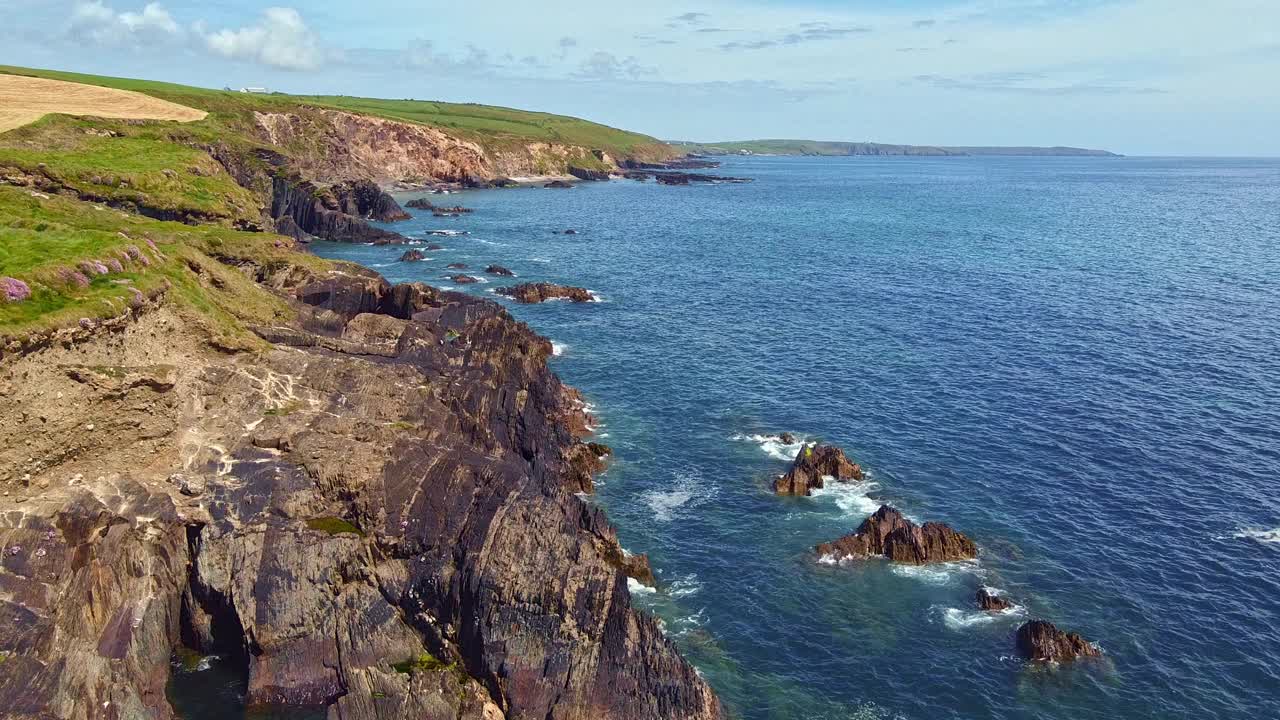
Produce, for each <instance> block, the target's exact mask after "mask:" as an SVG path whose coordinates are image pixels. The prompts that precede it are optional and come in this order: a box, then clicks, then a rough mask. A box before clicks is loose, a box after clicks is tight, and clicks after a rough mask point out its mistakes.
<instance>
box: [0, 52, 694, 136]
mask: <svg viewBox="0 0 1280 720" xmlns="http://www.w3.org/2000/svg"><path fill="white" fill-rule="evenodd" d="M0 73H8V74H13V75H26V76H30V77H42V78H49V79H53V80H66V81H70V82H79V83H85V84H87V85H98V86H101V87H110V88H116V89H119V90H132V91H135V92H140V93H143V94H145V95H150V96H152V97H156V98H160V99H162V100H168V101H170V102H175V103H178V104H180V105H187V106H189V107H193V108H198V109H201V110H207V111H209V113H210V114H211V116H212V117H213V119H214V122H215V123H222V124H227V123H234V124H240V123H243V122H244V121H245V119H246V118H247V117H248V115H249V114H250V112H251V111H254V110H257V111H260V112H291V111H293V110H294V109H296V108H298V107H299V106H307V107H318V108H332V109H338V110H347V111H349V112H355V113H361V114H365V115H373V116H377V117H383V118H387V119H391V120H400V121H404V122H413V123H421V124H423V125H430V126H432V127H437V128H440V129H441V130H444V131H445V132H448V133H450V134H452V135H456V136H458V137H460V138H463V139H467V140H474V141H476V142H478V143H480V144H481V145H482V146H492V147H494V148H498V149H500V148H502V147H506V146H509V145H511V144H513V143H522V144H523V143H528V142H548V143H564V144H568V145H580V146H582V147H584V148H587V149H591V150H596V149H598V150H603V151H605V152H607V153H609V154H610V155H613V156H615V157H619V158H625V157H636V158H638V159H663V158H667V157H670V156H671V155H672V154H673V151H672V150H671V148H670V147H669V146H667V145H666V144H665V143H663V142H661V141H660V140H657V139H656V138H652V137H649V136H648V135H641V134H639V133H633V132H628V131H626V130H619V129H617V128H612V127H609V126H607V125H601V124H599V123H593V122H590V121H588V120H582V119H580V118H574V117H567V116H564V115H552V114H550V113H539V112H530V111H525V110H514V109H511V108H503V107H494V106H489V105H473V104H470V103H467V104H459V103H443V102H428V101H421V100H378V99H372V98H357V97H347V96H335V95H286V94H279V93H277V94H271V95H250V94H246V93H240V92H228V91H225V90H209V89H206V88H197V87H190V86H186V85H175V84H173V83H164V82H154V81H150V80H131V79H127V78H113V77H103V76H98V75H84V74H80V73H70V72H61V71H57V70H36V69H32V68H22V67H13V66H7V65H0ZM197 124H199V123H197Z"/></svg>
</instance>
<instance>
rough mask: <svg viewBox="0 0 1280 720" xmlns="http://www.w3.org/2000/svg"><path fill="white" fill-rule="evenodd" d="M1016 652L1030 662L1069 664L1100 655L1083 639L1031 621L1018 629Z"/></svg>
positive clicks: (1052, 625)
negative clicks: (1078, 659) (1076, 660)
mask: <svg viewBox="0 0 1280 720" xmlns="http://www.w3.org/2000/svg"><path fill="white" fill-rule="evenodd" d="M1018 652H1020V653H1022V656H1023V657H1025V658H1027V659H1028V660H1031V661H1032V662H1070V661H1072V660H1075V659H1077V658H1082V657H1098V656H1100V655H1102V651H1101V650H1099V649H1098V648H1096V647H1094V646H1093V645H1092V644H1090V643H1089V641H1087V640H1085V639H1084V638H1083V637H1081V636H1079V635H1077V634H1076V633H1073V632H1066V631H1063V630H1059V629H1058V628H1057V627H1056V626H1054V624H1053V623H1051V622H1048V621H1046V620H1031V621H1029V622H1027V623H1025V624H1023V626H1022V627H1020V628H1018Z"/></svg>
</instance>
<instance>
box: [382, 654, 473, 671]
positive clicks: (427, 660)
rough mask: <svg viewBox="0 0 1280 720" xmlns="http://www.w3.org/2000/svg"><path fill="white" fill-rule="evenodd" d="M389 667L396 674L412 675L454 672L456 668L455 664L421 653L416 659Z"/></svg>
mask: <svg viewBox="0 0 1280 720" xmlns="http://www.w3.org/2000/svg"><path fill="white" fill-rule="evenodd" d="M391 667H392V668H393V669H395V671H396V672H398V673H404V674H406V675H412V674H414V673H418V672H432V671H438V670H450V671H453V670H456V669H457V667H458V666H457V664H456V663H447V662H445V661H443V660H440V659H437V658H435V657H433V656H431V655H430V654H428V653H422V654H421V655H418V656H417V657H412V658H409V659H408V660H404V661H402V662H398V663H392V664H391Z"/></svg>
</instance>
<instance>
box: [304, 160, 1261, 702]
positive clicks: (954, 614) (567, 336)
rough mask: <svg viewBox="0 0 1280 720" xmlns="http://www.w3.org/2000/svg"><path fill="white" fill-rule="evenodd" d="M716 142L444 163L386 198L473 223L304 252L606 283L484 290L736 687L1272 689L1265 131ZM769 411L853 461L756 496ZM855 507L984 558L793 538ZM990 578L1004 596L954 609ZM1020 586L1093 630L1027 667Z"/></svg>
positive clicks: (1119, 693)
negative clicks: (958, 148) (1253, 150)
mask: <svg viewBox="0 0 1280 720" xmlns="http://www.w3.org/2000/svg"><path fill="white" fill-rule="evenodd" d="M718 172H722V174H731V175H745V176H749V177H753V178H755V179H756V181H755V182H754V183H751V184H747V185H714V186H691V187H680V188H672V187H659V186H656V185H654V184H651V183H650V184H641V183H635V182H621V181H619V182H609V183H597V184H587V185H584V186H581V187H578V188H575V189H573V190H543V189H520V190H502V191H474V192H467V193H463V194H461V195H459V196H456V197H451V198H449V200H450V202H452V201H453V200H457V201H459V202H462V203H463V204H465V205H468V206H470V207H474V208H475V209H476V212H475V213H474V214H473V215H469V216H465V217H461V218H431V217H429V216H427V217H421V218H417V219H414V220H412V221H408V222H405V223H399V224H397V225H395V226H394V229H396V230H398V231H400V232H404V233H407V234H409V235H414V236H420V237H424V238H426V237H427V236H426V235H425V234H424V233H425V232H427V231H429V230H432V229H455V230H467V231H470V233H471V234H470V235H465V236H455V237H430V238H427V239H429V240H431V241H437V242H440V243H441V244H443V245H445V246H446V249H445V250H442V251H434V252H431V253H429V255H430V257H431V258H432V259H431V260H430V261H427V262H424V263H396V262H395V259H396V257H397V256H398V254H399V253H400V252H401V251H402V250H403V248H393V247H366V246H350V245H333V244H323V243H321V244H317V251H318V252H319V253H320V254H323V255H326V256H330V257H339V258H345V259H349V260H355V261H357V262H361V263H363V264H366V265H369V266H374V267H377V268H378V269H379V270H380V271H381V272H383V273H384V274H386V275H387V276H388V277H389V278H390V279H392V280H397V281H404V280H422V281H426V282H429V283H432V284H437V285H441V286H449V285H450V283H449V282H448V281H446V280H444V279H442V276H443V275H444V274H445V273H446V270H445V268H444V266H445V265H446V264H447V263H450V262H467V263H469V264H470V265H471V266H472V267H473V268H476V269H474V270H472V271H471V272H474V273H476V274H479V273H480V270H479V269H482V268H483V267H484V266H485V265H486V264H487V263H490V262H497V263H500V264H502V265H505V266H507V267H509V268H511V269H513V270H514V271H515V272H516V273H517V274H518V275H519V276H520V277H519V278H518V280H519V281H524V280H551V281H559V282H566V283H569V284H574V285H580V286H584V287H587V288H590V289H592V290H594V291H596V292H598V293H599V294H600V296H601V297H602V298H603V300H604V302H601V303H594V304H591V305H586V306H580V305H572V304H569V303H549V304H545V305H540V306H517V305H514V304H512V305H510V307H511V311H512V312H513V313H514V314H515V315H516V316H517V317H519V318H521V319H523V320H525V321H527V322H529V323H530V324H531V325H532V326H533V327H534V328H536V329H537V330H539V331H540V332H542V333H543V334H545V335H547V336H548V337H550V338H552V339H553V340H554V341H556V343H557V347H559V348H561V349H562V351H561V353H560V355H559V356H558V357H556V358H555V359H554V360H553V363H554V365H555V368H556V370H557V371H558V372H559V373H560V374H561V375H562V377H564V378H565V380H566V381H567V382H569V383H570V384H572V385H574V386H577V387H579V388H580V389H582V390H583V392H584V393H585V394H586V396H587V397H588V398H589V399H590V400H591V402H592V403H594V404H595V405H596V406H597V407H598V410H599V414H600V416H601V420H602V423H603V425H602V427H601V428H600V430H599V432H600V433H601V434H602V435H606V436H607V437H605V438H604V441H605V442H608V443H610V444H611V445H613V446H614V448H615V450H616V451H617V456H616V457H617V459H616V461H615V462H614V463H613V465H612V467H611V468H610V469H609V470H608V471H607V472H606V474H605V475H604V476H603V477H602V478H601V481H600V487H599V491H598V493H597V496H596V501H597V502H599V503H601V504H602V505H603V506H604V507H605V508H606V509H607V510H608V512H609V515H610V517H611V518H612V519H613V521H614V522H615V523H616V524H617V525H618V527H619V531H620V535H621V537H622V539H623V542H624V545H626V547H627V548H628V549H629V550H631V551H633V552H647V553H649V554H650V556H651V558H652V560H653V563H654V566H655V568H657V571H658V576H659V579H660V581H661V583H662V586H663V587H662V588H661V589H660V590H659V591H658V592H655V593H637V594H636V601H637V603H639V604H640V605H641V606H643V607H646V608H648V609H649V610H650V611H651V612H654V613H656V614H657V615H658V616H659V617H660V618H661V619H662V620H663V623H664V625H665V627H666V629H667V632H668V634H669V635H670V636H671V637H673V639H675V640H676V642H677V643H679V644H680V646H681V647H682V648H683V649H684V651H685V652H686V653H687V655H688V656H689V657H690V658H691V660H692V661H693V662H694V663H695V664H696V665H697V666H698V668H699V669H700V670H701V672H703V673H704V674H705V676H706V677H707V678H708V679H709V681H710V682H711V683H712V684H713V685H714V686H715V687H716V689H717V690H718V691H719V693H720V694H721V696H722V697H723V698H724V700H725V702H726V704H727V706H728V707H729V708H730V709H731V710H732V712H733V713H735V714H736V715H737V716H739V717H742V718H748V719H756V718H760V719H763V718H770V719H777V718H796V719H800V718H847V717H899V716H900V717H908V718H919V719H924V718H987V717H1000V718H1036V719H1044V720H1050V719H1052V720H1066V719H1067V718H1086V717H1106V718H1151V717H1159V718H1204V717H1212V718H1241V719H1243V718H1262V717H1280V623H1278V622H1277V618H1280V492H1278V491H1280V479H1278V478H1280V475H1278V474H1277V466H1278V461H1280V430H1278V428H1280V161H1269V160H1212V159H1195V160H1190V159H1154V158H1152V159H1143V158H1122V159H1093V158H1090V159H1067V158H1008V159H1005V158H883V159H874V158H743V159H731V160H730V161H729V162H727V163H726V166H725V167H724V168H723V169H722V171H718ZM406 197H408V196H406ZM568 228H573V229H576V230H578V231H579V234H578V235H564V234H562V233H561V232H558V231H563V230H564V229H568ZM492 280H493V282H490V283H489V284H487V285H481V286H478V287H476V286H472V287H468V288H464V289H463V290H464V291H465V292H474V293H477V294H481V295H485V296H489V297H493V296H492V294H491V293H490V292H489V291H490V290H491V289H492V288H494V287H498V286H500V285H501V284H502V283H503V282H504V280H503V279H499V278H493V279H492ZM784 430H785V431H791V432H794V433H797V434H801V435H804V436H806V437H810V438H822V439H825V440H829V441H832V442H836V443H838V444H840V445H841V446H843V447H844V448H845V449H846V450H847V451H848V452H849V453H850V454H851V455H852V456H854V457H855V458H856V459H857V460H858V461H859V462H860V463H862V465H863V466H864V467H865V468H867V469H868V470H869V471H870V474H871V481H870V482H868V483H865V484H863V485H859V486H857V487H849V488H840V489H837V490H835V491H830V492H825V493H822V494H820V495H818V496H816V497H813V498H777V497H774V496H773V495H772V494H770V492H769V490H768V483H769V481H770V479H771V478H772V476H774V475H775V474H777V473H780V472H781V471H782V470H783V469H784V468H785V465H786V463H785V460H784V459H783V458H785V457H786V455H787V452H788V450H787V449H786V448H783V447H781V446H780V444H779V443H777V442H769V440H768V438H769V436H771V435H773V434H775V433H778V432H780V431H784ZM790 451H791V452H794V449H791V450H790ZM879 502H891V503H893V504H894V505H896V506H898V507H899V508H901V509H902V510H903V511H904V512H906V513H907V514H908V515H910V516H911V517H914V518H917V519H922V520H927V519H938V520H944V521H946V522H949V523H950V524H952V525H953V526H954V527H956V528H958V529H960V530H962V531H964V532H966V533H968V534H969V535H971V536H972V537H974V538H975V539H976V540H977V542H978V543H979V545H980V546H981V548H982V556H981V558H980V560H979V562H977V563H968V564H961V565H956V566H948V567H945V568H942V569H925V570H904V569H901V568H889V567H886V566H885V565H884V564H882V563H875V562H871V563H861V564H858V563H855V564H844V565H825V564H821V563H818V562H815V558H814V557H813V556H812V554H811V551H810V549H811V547H812V546H813V544H814V543H816V542H820V541H824V540H830V539H833V538H835V537H837V536H839V535H841V534H844V533H846V532H849V531H851V530H852V529H854V528H855V527H856V526H857V525H858V523H859V522H861V520H862V519H863V517H865V515H866V514H867V512H869V510H870V509H874V507H875V506H876V505H877V504H878V503H879ZM984 584H985V585H988V586H992V587H996V588H999V589H1000V590H1001V591H1003V592H1004V593H1005V594H1007V595H1008V596H1009V597H1010V598H1011V599H1013V600H1014V601H1015V602H1016V603H1017V604H1018V605H1019V606H1020V610H1019V611H1018V612H1015V613H1011V614H1009V615H1007V616H1000V617H996V618H994V619H990V620H988V619H987V618H984V617H981V616H978V615H976V614H974V613H973V610H974V607H973V594H974V592H975V590H976V589H977V587H979V586H980V585H984ZM1030 616H1035V617H1044V618H1047V619H1050V620H1052V621H1053V622H1055V623H1057V624H1059V625H1060V626H1063V627H1066V628H1070V629H1073V630H1078V631H1079V632H1081V633H1082V634H1084V635H1085V636H1086V637H1088V638H1090V639H1092V640H1095V641H1097V642H1098V643H1099V645H1100V646H1101V647H1102V648H1103V649H1104V651H1105V653H1106V659H1105V661H1103V662H1099V663H1084V664H1080V665H1078V666H1076V667H1066V668H1059V669H1057V670H1053V671H1042V670H1040V671H1038V670H1036V669H1033V668H1028V667H1025V666H1024V665H1023V664H1022V663H1021V662H1020V661H1018V660H1016V659H1015V658H1014V657H1013V655H1014V653H1013V638H1012V634H1013V631H1014V630H1015V628H1016V627H1017V624H1018V623H1019V622H1021V621H1022V620H1023V619H1025V618H1026V617H1030Z"/></svg>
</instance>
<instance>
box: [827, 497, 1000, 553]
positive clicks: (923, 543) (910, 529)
mask: <svg viewBox="0 0 1280 720" xmlns="http://www.w3.org/2000/svg"><path fill="white" fill-rule="evenodd" d="M814 550H815V552H816V553H817V554H818V556H819V557H822V558H830V559H832V560H835V561H842V560H851V559H864V558H870V557H884V558H887V559H888V560H890V561H891V562H897V563H904V564H908V565H928V564H932V563H941V562H952V561H956V560H971V559H973V558H976V557H977V556H978V547H977V545H975V544H974V543H973V541H972V540H970V539H969V538H967V537H965V536H964V535H962V534H961V533H958V532H956V531H955V530H952V529H951V527H950V526H948V525H945V524H943V523H937V522H928V523H925V524H924V525H916V524H915V523H913V522H911V521H910V520H908V519H907V518H906V517H904V516H903V515H902V513H900V512H898V511H897V510H895V509H893V508H891V507H889V506H888V505H881V506H880V509H879V510H876V511H875V513H874V514H872V515H871V516H870V517H868V518H867V519H866V520H864V521H862V525H860V526H859V527H858V530H857V532H854V533H851V534H849V535H846V536H844V537H842V538H840V539H839V540H836V541H834V542H829V543H822V544H819V545H818V546H817V547H815V548H814Z"/></svg>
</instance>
